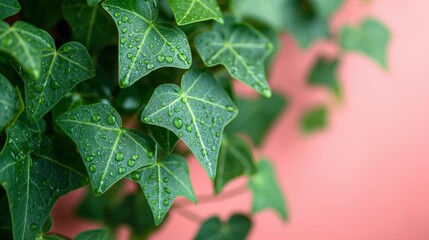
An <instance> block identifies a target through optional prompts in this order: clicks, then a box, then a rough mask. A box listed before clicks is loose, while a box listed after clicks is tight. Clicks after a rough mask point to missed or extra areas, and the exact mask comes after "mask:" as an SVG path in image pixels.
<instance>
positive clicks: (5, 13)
mask: <svg viewBox="0 0 429 240" xmlns="http://www.w3.org/2000/svg"><path fill="white" fill-rule="evenodd" d="M20 10H21V6H20V5H19V2H18V1H16V0H2V2H1V3H0V20H3V19H5V18H7V17H9V16H12V15H14V14H15V13H17V12H19V11H20Z"/></svg>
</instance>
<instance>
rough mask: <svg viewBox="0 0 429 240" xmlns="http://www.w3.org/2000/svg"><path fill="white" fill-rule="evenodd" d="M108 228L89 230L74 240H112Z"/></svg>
mask: <svg viewBox="0 0 429 240" xmlns="http://www.w3.org/2000/svg"><path fill="white" fill-rule="evenodd" d="M113 239H114V238H113V236H112V234H111V233H110V232H109V229H108V228H101V229H95V230H89V231H86V232H81V233H79V234H78V235H77V236H76V238H75V239H74V240H113Z"/></svg>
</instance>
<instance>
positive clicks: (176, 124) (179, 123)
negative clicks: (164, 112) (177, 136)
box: [173, 117, 183, 129]
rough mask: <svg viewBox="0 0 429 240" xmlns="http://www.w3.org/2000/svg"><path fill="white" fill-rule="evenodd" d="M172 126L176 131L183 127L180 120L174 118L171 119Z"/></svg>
mask: <svg viewBox="0 0 429 240" xmlns="http://www.w3.org/2000/svg"><path fill="white" fill-rule="evenodd" d="M173 124H174V126H175V127H176V128H177V129H180V128H182V126H183V121H182V119H181V118H178V117H176V118H174V119H173Z"/></svg>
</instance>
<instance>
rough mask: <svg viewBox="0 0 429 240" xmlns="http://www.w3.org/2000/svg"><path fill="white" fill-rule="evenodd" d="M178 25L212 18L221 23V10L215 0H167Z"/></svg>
mask: <svg viewBox="0 0 429 240" xmlns="http://www.w3.org/2000/svg"><path fill="white" fill-rule="evenodd" d="M168 2H169V3H170V7H171V9H172V10H173V13H174V16H175V17H176V22H177V24H178V25H185V24H190V23H194V22H201V21H205V20H209V19H213V20H215V21H217V22H219V23H223V15H222V11H221V10H220V8H219V5H218V4H217V2H216V0H168Z"/></svg>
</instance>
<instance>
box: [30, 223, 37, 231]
mask: <svg viewBox="0 0 429 240" xmlns="http://www.w3.org/2000/svg"><path fill="white" fill-rule="evenodd" d="M36 228H37V224H35V223H33V224H31V225H30V230H31V231H34V230H36Z"/></svg>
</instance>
